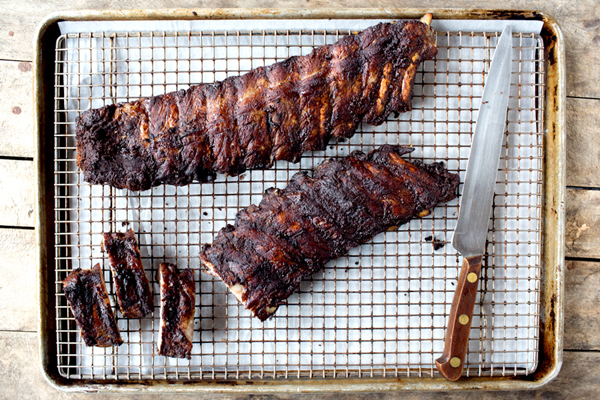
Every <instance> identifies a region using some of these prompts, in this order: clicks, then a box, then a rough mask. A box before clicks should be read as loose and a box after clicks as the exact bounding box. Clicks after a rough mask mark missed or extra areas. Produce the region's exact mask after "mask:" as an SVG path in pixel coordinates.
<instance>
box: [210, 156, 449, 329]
mask: <svg viewBox="0 0 600 400" xmlns="http://www.w3.org/2000/svg"><path fill="white" fill-rule="evenodd" d="M410 151H412V149H410V148H406V147H402V146H390V145H385V146H383V147H381V148H380V149H378V150H375V151H373V152H371V153H369V154H364V153H361V152H353V153H352V154H351V155H350V156H348V157H346V158H343V159H340V160H335V161H334V160H330V161H326V162H324V163H323V164H321V165H320V166H319V167H318V168H317V170H316V172H315V176H314V178H313V177H310V176H308V175H307V174H305V173H297V174H295V175H294V176H293V177H292V178H291V180H290V183H289V185H288V186H287V187H286V188H285V189H283V190H279V189H269V190H267V191H266V193H265V195H264V197H263V199H262V201H261V202H260V205H258V206H255V205H251V206H250V207H248V208H246V209H244V210H242V211H240V212H239V213H238V214H237V216H236V219H235V224H234V225H233V226H232V225H227V226H226V227H225V228H223V229H221V231H220V232H219V233H218V235H217V237H216V238H215V240H214V243H213V244H211V245H206V246H204V248H203V250H202V252H201V254H200V258H201V261H202V263H203V264H204V265H205V266H206V267H207V268H208V272H209V273H210V274H212V275H214V276H217V277H219V278H220V279H221V280H223V282H225V284H226V285H227V286H228V287H229V289H231V291H232V292H233V293H234V294H235V296H236V297H237V299H238V300H239V301H240V302H241V303H243V304H244V306H245V307H246V308H247V309H249V310H250V311H251V312H252V313H254V315H255V316H256V317H258V318H259V319H261V320H263V321H264V320H265V319H267V318H269V317H270V316H271V315H273V313H275V311H276V310H277V307H279V306H280V305H281V304H284V303H285V301H286V299H287V298H288V297H289V296H290V295H291V294H292V293H294V292H295V291H296V290H297V289H298V286H299V285H300V281H301V280H302V279H303V278H305V277H307V276H309V275H311V274H313V273H315V272H317V271H319V270H320V269H322V268H323V266H324V265H325V263H327V262H328V261H330V260H333V259H335V258H338V257H340V256H343V255H346V254H347V253H348V251H349V250H350V249H352V248H353V247H356V246H358V245H360V244H361V243H365V242H366V241H368V240H370V239H371V238H372V237H373V236H375V235H377V234H378V233H380V232H383V231H386V230H389V229H395V228H396V227H398V226H400V225H402V224H404V223H406V222H408V221H409V220H411V219H412V218H415V217H423V216H426V215H428V214H429V213H430V212H431V210H433V208H434V207H435V206H436V205H437V204H438V203H440V202H445V201H449V200H452V199H454V198H455V197H456V196H457V188H458V183H459V178H458V175H456V174H452V173H450V172H448V171H446V170H445V169H444V167H443V165H442V164H441V163H435V164H423V163H421V162H419V161H416V162H414V163H412V164H411V163H409V162H408V161H406V160H404V159H403V158H402V157H401V155H402V154H405V153H408V152H410Z"/></svg>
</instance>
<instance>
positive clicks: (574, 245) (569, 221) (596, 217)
mask: <svg viewBox="0 0 600 400" xmlns="http://www.w3.org/2000/svg"><path fill="white" fill-rule="evenodd" d="M566 197H567V198H566V207H565V208H566V215H565V219H566V228H565V247H566V248H565V253H566V256H567V257H578V258H600V191H598V190H580V189H568V190H567V196H566Z"/></svg>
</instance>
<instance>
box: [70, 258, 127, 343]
mask: <svg viewBox="0 0 600 400" xmlns="http://www.w3.org/2000/svg"><path fill="white" fill-rule="evenodd" d="M62 284H63V292H64V294H65V297H66V298H67V301H68V303H69V306H70V307H71V311H72V312H73V315H74V316H75V322H77V326H79V330H80V331H81V336H82V337H83V341H84V342H85V344H86V345H87V346H100V347H109V346H119V345H121V344H123V340H122V339H121V334H120V332H119V328H118V327H117V323H116V322H115V316H114V314H113V312H112V308H111V306H110V300H109V299H108V293H107V291H106V286H105V285H104V279H102V269H101V268H100V264H96V265H95V266H94V267H93V268H92V269H81V268H76V269H74V270H73V272H71V273H70V274H69V276H67V278H66V279H65V280H64V281H62Z"/></svg>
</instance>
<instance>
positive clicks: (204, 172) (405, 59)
mask: <svg viewBox="0 0 600 400" xmlns="http://www.w3.org/2000/svg"><path fill="white" fill-rule="evenodd" d="M436 54H437V47H436V45H435V35H434V31H433V29H432V28H431V27H430V26H429V25H427V24H425V23H422V22H419V21H403V22H398V23H393V24H390V23H381V24H378V25H376V26H374V27H371V28H368V29H366V30H364V31H363V32H361V33H359V34H356V35H349V36H345V37H343V38H341V39H340V40H339V41H337V42H336V43H334V44H331V45H326V46H321V47H318V48H316V49H315V50H314V51H313V52H311V53H310V54H308V55H305V56H295V57H291V58H288V59H286V60H284V61H282V62H278V63H275V64H272V65H269V66H265V67H259V68H256V69H254V70H252V71H250V72H248V73H246V74H245V75H242V76H233V77H229V78H227V79H225V80H224V81H222V82H216V83H212V84H202V85H198V86H192V87H190V88H189V89H187V90H180V91H178V92H173V93H168V94H165V95H160V96H156V97H151V98H144V99H140V100H137V101H133V102H131V103H121V104H116V105H108V106H105V107H102V108H99V109H93V110H88V111H85V112H83V113H82V114H81V116H80V117H79V118H78V120H77V127H76V137H77V165H78V166H79V168H81V170H82V171H83V173H84V179H85V180H86V181H88V182H90V183H93V184H105V183H106V184H109V185H111V186H113V187H116V188H127V189H130V190H146V189H150V188H151V187H154V186H158V185H160V184H163V183H164V184H172V185H186V184H189V183H191V182H194V181H197V182H210V181H213V180H214V179H215V178H216V174H217V173H222V174H228V175H231V176H234V175H237V174H240V173H242V172H243V171H245V170H247V169H264V168H268V167H270V166H272V165H273V163H274V162H275V161H277V160H286V161H291V162H298V160H299V159H300V156H301V154H302V153H304V152H306V151H311V150H322V149H324V147H325V146H326V144H327V142H328V141H329V139H330V138H331V137H332V136H333V137H338V138H343V137H351V136H352V135H353V134H354V132H355V131H356V128H357V126H358V125H359V124H360V123H361V122H363V123H369V124H374V125H379V124H381V123H383V122H384V121H385V120H386V119H387V117H388V116H389V114H390V113H392V112H396V113H397V112H404V111H408V110H410V101H411V97H412V86H413V82H414V78H415V73H416V69H417V67H418V65H419V64H420V63H421V62H422V61H423V60H427V59H431V58H433V57H434V56H435V55H436Z"/></svg>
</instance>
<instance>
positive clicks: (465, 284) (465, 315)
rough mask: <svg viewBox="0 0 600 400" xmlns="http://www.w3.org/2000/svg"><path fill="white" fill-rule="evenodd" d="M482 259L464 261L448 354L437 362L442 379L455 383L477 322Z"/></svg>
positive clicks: (450, 322) (451, 324)
mask: <svg viewBox="0 0 600 400" xmlns="http://www.w3.org/2000/svg"><path fill="white" fill-rule="evenodd" d="M482 258H483V256H474V257H465V259H464V261H463V266H462V269H461V271H460V276H459V278H458V285H457V287H456V293H454V300H452V308H451V309H450V318H449V320H448V330H447V331H446V342H445V344H444V353H443V354H442V356H441V357H440V358H438V359H437V360H435V364H436V365H437V369H438V370H439V371H440V373H441V374H442V376H444V377H445V378H446V379H449V380H451V381H455V380H458V378H460V376H461V374H462V370H463V365H464V362H465V356H466V354H467V345H468V343H469V332H470V331H471V319H473V307H475V297H476V296H477V287H478V286H479V275H480V273H481V260H482Z"/></svg>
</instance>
